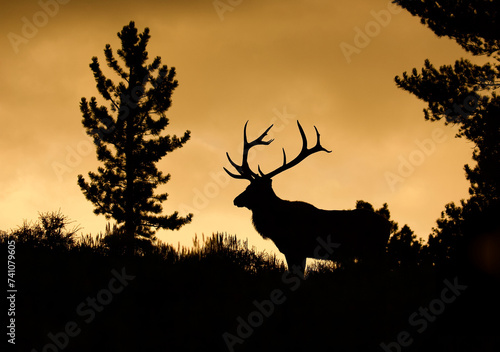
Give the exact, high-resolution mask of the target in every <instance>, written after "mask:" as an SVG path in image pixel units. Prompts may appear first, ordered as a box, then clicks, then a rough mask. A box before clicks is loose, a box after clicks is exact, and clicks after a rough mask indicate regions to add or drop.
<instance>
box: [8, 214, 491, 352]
mask: <svg viewBox="0 0 500 352" xmlns="http://www.w3.org/2000/svg"><path fill="white" fill-rule="evenodd" d="M69 224H70V223H69V222H68V220H67V219H66V218H65V217H64V216H62V215H61V214H60V213H47V214H41V215H40V220H39V221H38V222H36V223H33V224H28V223H25V224H23V225H22V226H21V227H19V228H18V229H16V230H13V231H10V232H9V233H3V234H2V236H0V248H1V249H0V250H2V251H4V252H6V251H7V244H8V242H9V241H12V240H14V241H15V242H16V286H17V289H18V292H17V295H16V347H17V348H18V350H26V351H28V350H29V351H32V349H35V350H36V351H43V350H44V348H46V350H62V348H59V347H64V350H67V351H91V350H95V351H100V350H113V351H202V350H211V351H228V350H234V351H255V350H261V351H303V350H311V351H314V350H334V351H383V349H382V348H381V347H380V344H381V343H390V342H394V341H397V336H398V334H400V333H401V331H408V332H409V334H410V335H411V338H412V343H411V344H410V345H409V346H407V347H404V351H434V350H436V351H438V350H439V351H442V350H447V349H446V348H449V349H448V350H453V349H451V347H450V346H459V347H458V348H457V349H455V350H457V351H461V350H465V349H464V348H465V347H471V346H475V347H474V348H479V349H480V350H482V351H488V350H493V349H488V348H489V346H497V345H495V344H496V343H498V339H497V340H495V338H494V337H493V336H496V333H493V331H491V332H490V330H489V329H493V325H491V324H490V323H487V322H486V320H485V319H483V316H482V314H484V312H486V311H489V312H491V311H500V310H498V308H499V304H498V300H497V298H496V297H497V296H496V295H497V294H498V292H500V291H499V289H498V281H495V280H491V279H490V278H488V277H485V276H484V275H480V274H478V273H477V272H474V271H471V272H461V273H456V272H448V271H446V272H443V271H440V270H437V269H436V268H435V267H433V266H431V265H429V266H426V265H414V266H404V267H399V266H398V267H394V268H386V269H385V270H366V268H363V267H362V266H356V265H353V266H349V267H343V268H342V267H341V268H336V266H335V265H334V264H332V263H331V262H318V263H316V264H315V265H316V266H315V267H314V268H313V269H314V270H310V271H309V273H308V275H307V277H306V279H305V280H303V279H300V278H298V277H294V276H292V274H290V273H288V272H287V271H286V267H285V265H284V264H283V262H281V261H280V260H278V259H277V258H276V257H275V256H274V255H270V254H268V253H264V252H258V251H256V250H255V249H254V248H249V246H248V242H246V241H241V240H239V239H238V238H237V237H236V236H233V235H228V234H220V233H217V234H213V235H212V236H209V237H207V238H206V239H205V238H204V237H203V236H202V238H201V240H200V239H198V238H196V239H195V241H194V244H193V246H192V247H190V248H181V247H178V248H174V247H173V246H170V245H168V244H165V243H162V242H161V241H158V240H155V241H153V242H149V244H148V245H146V244H145V243H146V242H141V243H142V247H140V250H138V251H137V252H136V254H135V255H134V256H127V255H124V254H123V253H121V252H120V250H119V249H117V248H114V247H113V246H114V245H116V240H117V239H116V238H114V237H113V236H114V235H116V228H115V229H112V228H111V227H109V226H108V227H107V229H106V231H105V232H104V233H103V234H99V235H98V236H96V237H92V236H90V235H86V236H81V237H80V238H77V236H76V231H75V230H74V228H73V229H71V228H69ZM116 273H125V277H127V278H129V279H126V280H123V281H124V282H125V284H122V285H121V286H120V283H119V280H116V279H113V278H116ZM132 277H133V278H132ZM454 277H458V280H459V282H460V283H463V284H466V285H467V286H468V288H467V290H466V291H465V292H464V293H463V294H462V295H461V296H460V297H459V298H458V299H456V301H454V302H453V303H450V304H447V305H446V307H445V309H444V312H443V313H441V314H439V315H436V316H435V319H434V320H433V321H432V322H429V323H428V327H427V328H426V329H425V331H423V332H422V333H419V332H417V331H416V327H415V326H412V325H411V324H409V322H408V320H409V317H410V316H411V314H412V313H414V312H416V311H417V312H418V310H419V308H420V307H428V306H429V304H430V302H433V300H435V299H436V298H439V297H440V294H441V292H442V290H443V287H445V285H444V284H443V282H444V281H443V280H445V279H448V280H450V281H453V280H452V279H453V278H454ZM127 280H128V281H127ZM276 290H279V292H281V293H282V295H281V299H282V301H283V302H282V303H280V304H275V305H274V306H273V309H272V312H271V313H270V314H268V316H267V315H265V314H263V313H255V312H259V310H258V309H257V308H256V307H257V306H256V304H257V305H258V304H261V305H262V304H264V302H268V301H269V300H270V297H271V296H272V292H273V291H276ZM112 291H114V292H112ZM256 302H257V303H256ZM252 314H253V315H252ZM256 314H260V315H261V316H262V319H261V321H260V320H259V319H257V320H256V319H255V317H256V316H257V315H256ZM252 317H254V318H252ZM471 317H472V318H473V319H474V320H471ZM252 319H254V320H252ZM242 321H243V322H245V323H247V324H249V323H248V322H251V323H252V324H251V325H249V326H250V330H251V332H249V331H246V333H245V334H241V332H242V331H243V330H244V329H243V330H242V328H241V324H242V323H241V322H242ZM68 323H74V325H70V327H71V326H73V327H74V326H76V327H77V329H76V330H77V331H78V333H76V332H74V331H73V332H74V334H73V335H74V336H69V334H67V333H66V331H67V327H68ZM239 332H240V334H238V333H239ZM225 333H229V334H232V335H233V336H235V337H236V338H238V339H239V340H238V342H237V343H234V344H233V345H232V346H229V348H228V345H227V344H226V343H225V341H224V338H223V336H224V334H225ZM481 336H482V337H481ZM58 343H59V346H58V345H57V344H58ZM50 345H52V346H50ZM47 346H49V347H47ZM478 346H479V347H478ZM51 348H52V349H51ZM392 350H394V351H395V350H396V348H395V347H393V349H392ZM469 350H470V349H469Z"/></svg>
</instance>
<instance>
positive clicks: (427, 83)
mask: <svg viewBox="0 0 500 352" xmlns="http://www.w3.org/2000/svg"><path fill="white" fill-rule="evenodd" d="M394 2H396V3H398V4H400V5H401V6H402V7H404V8H405V9H407V10H408V11H409V12H410V13H412V14H413V15H415V16H419V17H420V18H421V22H422V23H423V24H426V25H427V26H429V28H430V29H431V30H432V31H434V33H435V34H436V35H437V36H447V37H449V38H451V39H453V40H455V41H456V42H457V43H458V44H459V45H461V46H462V47H463V48H464V49H465V50H466V51H468V52H470V53H472V54H473V55H475V56H486V57H490V58H492V59H493V62H489V63H486V64H482V65H477V64H473V63H472V62H470V61H469V60H465V59H460V60H457V61H456V62H455V64H454V65H444V66H441V67H440V68H439V69H436V68H435V67H434V66H433V65H432V64H431V63H430V61H429V60H426V61H425V64H424V67H423V68H422V69H421V70H420V72H419V71H418V70H417V69H416V68H414V69H413V70H412V72H411V74H408V73H407V72H405V73H403V75H402V77H396V78H395V81H396V84H397V85H398V86H399V87H400V88H402V89H404V90H406V91H408V92H410V93H412V94H414V95H415V96H417V97H418V98H420V99H422V100H424V101H425V102H427V103H428V107H427V108H426V109H424V116H425V119H426V120H430V121H440V120H441V121H444V123H445V124H446V125H447V124H453V125H456V126H458V127H459V131H458V134H457V137H461V138H466V139H467V140H469V141H471V142H472V143H473V145H474V151H473V155H472V158H473V160H474V161H475V162H476V164H475V165H474V166H470V165H465V167H464V168H465V174H466V177H467V180H469V182H470V187H469V193H470V196H471V197H470V199H468V200H466V201H465V200H463V201H461V206H456V205H455V204H454V203H450V204H448V205H447V206H446V209H445V211H443V213H442V215H441V219H439V220H438V228H437V229H435V230H434V234H432V235H431V236H430V237H429V247H430V249H431V250H434V251H435V252H436V255H435V257H441V258H442V257H443V256H442V255H441V256H440V255H438V254H437V253H441V254H443V253H446V256H447V257H448V256H450V257H451V256H454V257H455V258H452V259H457V258H458V256H464V255H465V248H466V247H467V243H470V241H471V240H472V238H471V237H474V236H477V235H479V234H481V233H485V232H488V231H493V227H491V226H490V224H494V223H495V221H493V218H492V214H495V213H498V211H499V210H500V97H499V96H498V95H497V93H496V90H497V89H498V87H499V86H500V84H499V78H500V64H499V59H500V57H499V55H498V54H499V50H500V32H499V31H498V21H499V16H498V14H499V12H498V6H497V4H496V3H495V2H494V1H490V0H474V1H450V0H439V1H434V0H432V1H430V0H421V1H413V0H396V1H394ZM495 217H496V216H495ZM440 247H442V248H440ZM458 247H460V248H463V249H464V250H463V251H462V253H460V254H457V248H458ZM452 253H454V254H453V255H452Z"/></svg>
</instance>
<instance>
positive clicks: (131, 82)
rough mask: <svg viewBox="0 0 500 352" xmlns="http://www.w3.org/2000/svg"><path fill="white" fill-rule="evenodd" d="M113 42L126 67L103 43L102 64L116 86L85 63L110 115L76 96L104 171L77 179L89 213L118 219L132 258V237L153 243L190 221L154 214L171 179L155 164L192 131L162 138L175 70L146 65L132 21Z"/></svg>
mask: <svg viewBox="0 0 500 352" xmlns="http://www.w3.org/2000/svg"><path fill="white" fill-rule="evenodd" d="M118 37H119V38H120V39H121V44H122V48H121V49H119V50H117V54H118V56H119V57H120V58H121V59H122V60H123V61H124V64H125V67H126V68H125V69H124V68H122V67H121V66H120V65H119V63H118V61H117V60H116V59H115V57H114V55H113V51H112V49H111V46H110V45H109V44H107V45H106V48H105V50H104V54H105V57H106V62H107V65H108V66H109V67H110V68H111V69H113V71H115V72H116V73H117V74H118V76H120V78H121V79H122V81H121V82H120V83H119V84H118V85H115V84H114V83H113V82H112V81H111V80H110V79H107V78H106V77H105V76H104V75H103V72H102V71H101V68H100V66H99V62H98V59H97V57H93V58H92V63H91V64H90V68H91V70H92V72H93V74H94V78H95V80H96V82H97V90H98V91H99V93H100V95H101V96H102V97H103V98H104V99H105V100H106V101H107V102H109V104H110V108H111V112H109V111H108V109H107V108H106V107H105V106H102V105H98V103H97V100H96V98H95V97H92V98H91V99H90V102H89V101H87V99H85V98H82V99H81V103H80V110H81V112H82V114H83V120H82V123H83V126H84V127H85V129H86V132H87V134H88V135H90V136H92V137H93V141H94V144H95V145H96V149H97V151H96V153H97V159H98V160H99V161H102V162H103V163H104V167H99V168H98V170H97V173H95V172H89V174H88V176H89V179H90V182H87V181H86V180H85V179H84V177H83V176H82V175H78V185H79V186H80V188H81V189H82V192H83V194H84V195H85V197H86V198H87V199H88V200H90V201H91V202H92V203H94V206H95V209H94V213H95V214H98V215H99V214H103V215H105V217H106V218H107V219H110V218H113V219H115V220H116V222H117V223H118V225H119V227H118V228H119V230H120V231H121V233H122V234H123V235H124V243H125V244H126V246H128V250H127V251H128V252H129V253H130V251H132V252H133V242H134V238H135V237H136V236H137V235H139V236H144V237H146V238H153V237H154V233H155V231H156V230H157V229H159V228H162V229H172V230H173V229H179V228H180V227H181V226H183V225H185V224H187V223H189V222H190V221H191V218H192V214H188V215H187V216H185V217H181V216H179V214H178V212H174V213H173V214H171V215H159V214H161V212H162V205H161V203H162V202H163V201H165V200H166V199H167V196H168V195H167V193H162V194H154V190H155V188H156V187H157V186H158V185H161V184H165V183H166V182H168V181H169V179H170V174H167V175H164V174H163V173H162V172H161V171H159V170H158V169H157V168H156V165H155V164H156V163H157V162H158V161H159V160H160V159H161V158H163V157H164V156H165V155H166V154H167V153H169V152H172V151H174V150H175V149H177V148H180V147H182V146H183V145H184V143H186V142H187V141H188V140H189V138H190V131H186V132H185V133H184V135H183V136H182V137H181V138H178V137H177V136H175V135H173V136H170V135H166V136H162V135H160V134H161V132H162V131H163V130H164V128H165V127H166V126H167V125H168V124H169V119H168V118H167V117H166V115H165V112H166V111H167V110H168V108H169V107H170V105H171V103H172V101H171V96H172V92H173V91H174V89H175V88H176V87H177V85H178V82H177V80H175V79H174V77H175V68H173V67H171V68H170V69H169V68H168V67H167V66H166V65H161V58H160V57H156V58H155V59H154V60H153V62H152V63H151V64H149V65H147V64H146V61H147V59H148V52H147V51H146V46H147V44H148V41H149V38H150V35H149V29H148V28H145V30H144V32H143V33H140V34H138V32H137V28H136V27H135V24H134V22H130V23H129V24H128V25H126V26H125V27H123V29H122V31H121V32H119V33H118ZM112 115H115V116H112Z"/></svg>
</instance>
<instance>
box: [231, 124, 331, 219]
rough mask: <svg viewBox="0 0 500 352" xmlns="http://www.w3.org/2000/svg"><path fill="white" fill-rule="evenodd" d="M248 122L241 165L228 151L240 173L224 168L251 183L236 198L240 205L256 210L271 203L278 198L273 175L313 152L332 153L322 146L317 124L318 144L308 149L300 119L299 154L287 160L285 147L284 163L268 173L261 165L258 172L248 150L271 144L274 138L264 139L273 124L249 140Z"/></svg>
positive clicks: (234, 176) (237, 203) (232, 163)
mask: <svg viewBox="0 0 500 352" xmlns="http://www.w3.org/2000/svg"><path fill="white" fill-rule="evenodd" d="M247 124H248V121H247V122H246V123H245V127H244V128H243V160H242V162H241V165H238V164H236V163H235V162H233V161H232V160H231V158H230V156H229V153H226V155H227V158H228V160H229V162H230V163H231V165H232V166H233V167H234V168H235V169H236V171H238V174H234V173H232V172H230V171H228V170H227V169H226V168H224V170H225V171H226V172H227V173H228V174H229V176H231V177H233V178H239V179H245V180H248V181H250V185H249V186H248V187H247V188H246V189H245V191H243V193H241V194H240V195H238V196H237V197H236V198H235V199H234V205H236V206H238V207H246V208H248V209H250V210H254V209H256V208H258V207H260V206H261V205H262V204H269V202H270V201H271V200H272V199H274V198H276V195H275V194H274V191H273V189H272V180H271V179H272V177H274V176H276V175H278V174H279V173H281V172H283V171H285V170H288V169H290V168H292V167H294V166H295V165H297V164H298V163H300V162H301V161H302V160H304V159H305V158H307V157H308V156H309V155H311V154H314V153H316V152H320V151H324V152H327V153H331V150H326V149H325V148H323V147H322V146H321V144H320V141H319V132H318V129H317V128H316V126H314V129H315V130H316V137H317V141H316V145H315V146H314V147H312V148H310V149H308V148H307V137H306V134H305V133H304V130H303V129H302V126H301V125H300V123H299V121H297V126H298V127H299V132H300V135H301V137H302V149H301V151H300V153H299V155H297V156H296V157H295V159H293V160H292V161H290V162H287V161H286V153H285V149H283V165H281V166H280V167H278V168H277V169H275V170H274V171H271V172H268V173H267V174H265V173H263V172H262V170H261V169H260V166H258V168H257V169H258V171H259V173H258V174H257V173H255V172H254V171H252V170H251V169H250V165H249V164H248V151H249V150H250V149H251V148H252V147H254V146H256V145H269V144H270V143H271V142H272V141H273V140H274V139H271V140H268V141H264V137H265V136H266V135H267V133H268V132H269V130H270V129H271V127H273V125H271V126H269V127H268V128H267V130H265V131H264V133H262V134H261V135H260V137H258V138H257V139H255V140H253V141H251V142H248V140H247Z"/></svg>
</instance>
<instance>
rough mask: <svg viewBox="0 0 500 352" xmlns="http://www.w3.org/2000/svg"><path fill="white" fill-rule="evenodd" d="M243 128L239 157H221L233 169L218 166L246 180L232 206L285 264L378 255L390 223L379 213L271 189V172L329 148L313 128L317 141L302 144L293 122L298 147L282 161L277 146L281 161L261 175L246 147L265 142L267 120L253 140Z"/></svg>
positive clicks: (302, 264) (366, 258)
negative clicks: (320, 204) (292, 197)
mask: <svg viewBox="0 0 500 352" xmlns="http://www.w3.org/2000/svg"><path fill="white" fill-rule="evenodd" d="M247 124H248V121H247V123H246V124H245V127H244V133H243V139H244V146H243V161H242V164H241V165H237V164H236V163H234V162H233V161H232V160H231V158H230V157H229V154H228V153H226V154H227V157H228V159H229V162H230V163H231V165H232V166H233V167H234V168H235V169H236V170H237V171H238V174H233V173H231V172H229V171H228V170H227V169H226V168H224V170H225V171H226V172H227V173H228V174H229V175H230V176H231V177H234V178H237V179H246V180H248V181H250V185H249V186H248V187H247V188H246V189H245V191H244V192H243V193H241V194H240V195H238V196H237V197H236V198H235V199H234V205H236V206H238V207H246V208H248V209H250V210H251V211H252V221H253V225H254V227H255V229H256V230H257V232H258V233H259V234H260V235H261V236H262V237H264V238H266V239H267V238H269V239H271V240H272V241H273V242H274V244H275V245H276V247H278V249H279V250H280V251H281V252H282V253H283V254H284V255H285V258H286V261H287V264H288V268H289V270H292V268H293V267H294V266H298V267H299V268H301V270H302V272H303V270H304V269H305V261H306V258H317V259H330V260H335V261H342V260H353V259H354V258H356V259H358V260H360V261H364V262H369V261H376V260H379V259H380V257H381V255H383V253H384V251H385V247H386V245H387V241H388V239H389V231H390V227H391V225H390V223H389V221H388V220H386V219H385V218H384V217H382V216H380V215H378V214H376V213H375V212H372V211H368V210H361V209H356V210H322V209H318V208H316V207H315V206H313V205H311V204H308V203H305V202H300V201H288V200H283V199H281V198H279V197H278V196H277V195H276V194H275V193H274V190H273V188H272V177H273V176H276V175H277V174H279V173H281V172H283V171H285V170H287V169H289V168H291V167H293V166H295V165H297V164H298V163H300V162H301V161H302V160H304V159H305V158H306V157H308V156H309V155H311V154H314V153H316V152H319V151H325V152H327V153H330V152H331V151H328V150H326V149H325V148H323V147H322V146H321V144H320V140H319V137H320V135H319V132H318V130H317V129H316V127H314V128H315V130H316V136H317V143H316V145H315V146H314V147H313V148H310V149H308V148H307V138H306V135H305V133H304V130H303V129H302V126H301V125H300V123H299V122H298V121H297V125H298V127H299V131H300V135H301V137H302V143H303V144H302V150H301V151H300V153H299V155H298V156H297V157H296V158H295V159H293V160H292V161H290V162H288V163H287V161H286V154H285V150H284V149H283V165H282V166H280V167H279V168H277V169H276V170H274V171H272V172H270V173H267V174H264V173H263V172H262V170H261V169H260V167H259V168H258V171H259V174H257V173H255V172H253V171H252V170H251V169H250V166H249V164H248V161H247V157H248V151H249V150H250V148H252V147H253V146H256V145H268V144H269V143H271V142H272V141H273V140H272V139H271V140H269V141H264V140H263V139H264V137H265V136H266V135H267V132H268V131H269V130H270V129H271V127H272V125H271V126H270V127H269V128H268V129H267V130H266V131H265V132H264V133H263V134H262V135H261V136H260V137H259V138H257V139H256V140H254V141H252V142H248V141H247V136H246V127H247Z"/></svg>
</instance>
